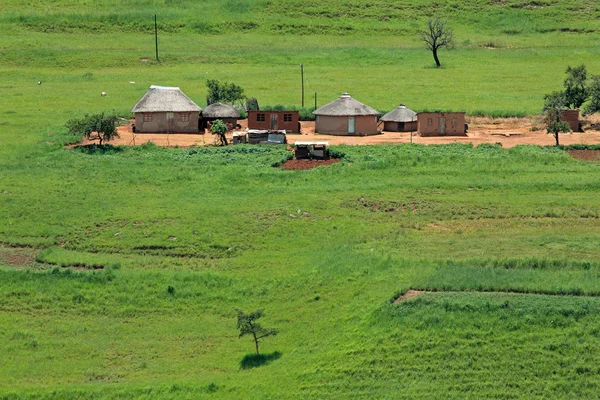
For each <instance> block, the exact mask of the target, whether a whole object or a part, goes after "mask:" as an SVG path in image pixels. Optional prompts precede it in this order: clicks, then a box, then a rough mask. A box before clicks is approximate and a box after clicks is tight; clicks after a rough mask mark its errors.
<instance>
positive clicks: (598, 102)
mask: <svg viewBox="0 0 600 400" xmlns="http://www.w3.org/2000/svg"><path fill="white" fill-rule="evenodd" d="M587 91H588V94H589V102H588V103H587V104H586V106H585V108H584V110H583V113H584V115H587V114H593V113H596V112H599V111H600V75H593V76H592V79H591V82H590V84H589V85H588V88H587Z"/></svg>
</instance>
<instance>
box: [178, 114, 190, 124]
mask: <svg viewBox="0 0 600 400" xmlns="http://www.w3.org/2000/svg"><path fill="white" fill-rule="evenodd" d="M180 115H181V121H182V122H190V113H181V114H180Z"/></svg>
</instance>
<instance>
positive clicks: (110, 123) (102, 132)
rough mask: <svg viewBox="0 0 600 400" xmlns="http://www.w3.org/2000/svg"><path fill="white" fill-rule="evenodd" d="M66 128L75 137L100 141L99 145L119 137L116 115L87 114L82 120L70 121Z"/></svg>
mask: <svg viewBox="0 0 600 400" xmlns="http://www.w3.org/2000/svg"><path fill="white" fill-rule="evenodd" d="M66 127H67V129H68V130H69V132H71V133H72V134H73V135H83V136H85V137H86V138H88V139H89V140H98V142H99V144H100V145H102V142H108V141H110V140H112V139H113V138H115V137H119V132H117V117H116V116H115V115H105V114H104V113H100V114H91V115H88V114H86V115H85V116H84V117H83V118H81V119H70V120H68V121H67V123H66Z"/></svg>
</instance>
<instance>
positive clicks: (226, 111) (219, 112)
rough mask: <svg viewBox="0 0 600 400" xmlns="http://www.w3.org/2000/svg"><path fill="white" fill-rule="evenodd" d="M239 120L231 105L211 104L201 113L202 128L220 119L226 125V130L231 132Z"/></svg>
mask: <svg viewBox="0 0 600 400" xmlns="http://www.w3.org/2000/svg"><path fill="white" fill-rule="evenodd" d="M239 118H240V112H239V111H238V110H237V109H236V108H235V107H234V106H232V105H230V104H225V103H213V104H211V105H209V106H207V107H206V108H205V109H204V110H203V111H202V120H203V124H204V127H208V125H209V123H212V122H213V121H215V120H217V119H220V120H221V121H223V122H224V123H225V125H227V129H229V130H232V129H233V128H235V126H236V125H237V120H238V119H239Z"/></svg>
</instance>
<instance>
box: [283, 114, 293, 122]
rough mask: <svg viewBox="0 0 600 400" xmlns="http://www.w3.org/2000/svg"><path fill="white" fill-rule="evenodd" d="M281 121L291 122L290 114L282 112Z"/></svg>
mask: <svg viewBox="0 0 600 400" xmlns="http://www.w3.org/2000/svg"><path fill="white" fill-rule="evenodd" d="M283 122H292V114H283Z"/></svg>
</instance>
